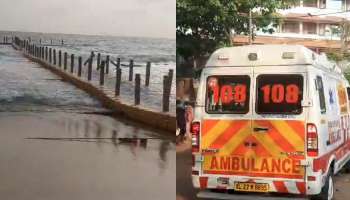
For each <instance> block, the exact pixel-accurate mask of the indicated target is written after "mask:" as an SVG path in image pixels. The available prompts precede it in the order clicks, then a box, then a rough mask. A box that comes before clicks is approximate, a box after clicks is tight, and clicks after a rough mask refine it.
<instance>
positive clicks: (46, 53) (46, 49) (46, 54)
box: [45, 47, 48, 61]
mask: <svg viewBox="0 0 350 200" xmlns="http://www.w3.org/2000/svg"><path fill="white" fill-rule="evenodd" d="M47 51H48V48H47V47H45V61H47V56H48V52H47Z"/></svg>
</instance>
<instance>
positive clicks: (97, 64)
mask: <svg viewBox="0 0 350 200" xmlns="http://www.w3.org/2000/svg"><path fill="white" fill-rule="evenodd" d="M100 64H101V54H100V53H98V54H97V63H96V70H98V69H99V68H100Z"/></svg>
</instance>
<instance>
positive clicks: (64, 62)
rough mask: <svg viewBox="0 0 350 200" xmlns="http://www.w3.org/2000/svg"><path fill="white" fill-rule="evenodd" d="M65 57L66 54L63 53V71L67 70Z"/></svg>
mask: <svg viewBox="0 0 350 200" xmlns="http://www.w3.org/2000/svg"><path fill="white" fill-rule="evenodd" d="M67 57H68V55H67V52H64V58H63V68H64V70H66V69H67Z"/></svg>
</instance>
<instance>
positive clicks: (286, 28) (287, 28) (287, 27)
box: [282, 21, 299, 33]
mask: <svg viewBox="0 0 350 200" xmlns="http://www.w3.org/2000/svg"><path fill="white" fill-rule="evenodd" d="M282 32H283V33H299V23H298V22H292V21H285V22H284V23H283V24H282Z"/></svg>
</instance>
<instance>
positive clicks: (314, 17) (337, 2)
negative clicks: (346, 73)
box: [233, 0, 350, 52]
mask: <svg viewBox="0 0 350 200" xmlns="http://www.w3.org/2000/svg"><path fill="white" fill-rule="evenodd" d="M346 11H349V12H346ZM278 13H279V15H280V17H281V19H282V20H281V22H280V24H279V25H278V27H277V28H275V32H274V33H273V34H270V33H263V32H261V31H256V32H255V34H256V36H255V39H254V41H253V43H254V44H301V45H304V46H306V47H308V48H310V49H313V50H315V51H317V52H319V51H327V50H328V49H339V48H340V47H341V44H340V25H341V24H342V23H343V22H344V20H346V21H348V20H350V0H301V1H298V2H297V3H296V4H295V5H294V6H293V7H291V8H289V9H286V10H279V11H278ZM248 42H249V38H248V36H243V35H235V36H234V37H233V43H234V44H236V45H244V44H247V43H248Z"/></svg>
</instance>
